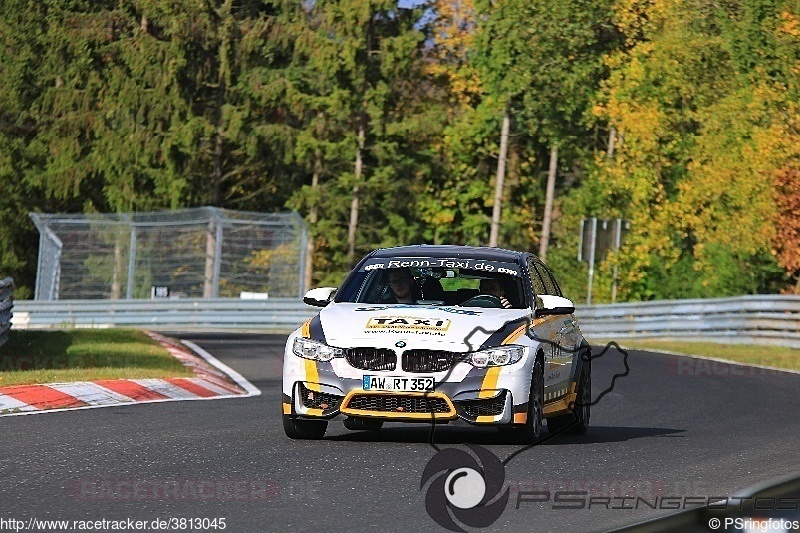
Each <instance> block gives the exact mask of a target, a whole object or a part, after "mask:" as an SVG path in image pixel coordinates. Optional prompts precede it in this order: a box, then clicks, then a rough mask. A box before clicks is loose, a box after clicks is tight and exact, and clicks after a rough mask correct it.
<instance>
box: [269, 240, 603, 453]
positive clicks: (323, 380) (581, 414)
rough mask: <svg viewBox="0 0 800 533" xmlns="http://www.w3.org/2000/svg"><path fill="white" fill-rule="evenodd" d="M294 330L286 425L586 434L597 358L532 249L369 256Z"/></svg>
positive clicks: (290, 429)
mask: <svg viewBox="0 0 800 533" xmlns="http://www.w3.org/2000/svg"><path fill="white" fill-rule="evenodd" d="M304 301H305V302H306V303H307V304H310V305H315V306H318V307H324V309H322V310H321V311H320V313H319V314H318V315H317V316H315V317H314V318H311V319H310V320H308V321H307V322H306V323H305V324H303V326H302V327H300V328H298V329H297V330H296V331H294V332H293V333H292V334H291V335H290V336H289V339H288V340H287V342H286V350H285V354H284V362H283V427H284V430H285V432H286V435H288V436H289V437H291V438H294V439H297V438H300V439H318V438H322V437H323V435H324V434H325V430H326V428H327V424H328V420H330V419H332V418H335V417H340V416H341V417H344V425H345V427H347V428H348V429H354V430H377V429H380V427H381V426H382V424H383V423H384V422H386V421H391V422H417V423H446V422H450V421H455V420H457V419H460V420H463V421H466V422H468V423H470V424H474V425H491V426H496V427H498V428H499V429H500V430H501V431H503V432H505V433H507V434H508V435H509V437H512V438H513V440H515V441H522V442H533V441H535V440H536V439H538V438H539V436H540V435H541V432H542V422H543V420H544V419H546V420H547V423H548V430H549V431H550V432H551V433H553V432H554V431H566V430H569V431H571V432H575V433H585V432H586V430H587V428H588V426H589V413H590V403H591V359H590V357H589V349H588V344H587V343H586V341H585V340H584V338H583V336H582V334H581V332H580V329H579V328H578V324H577V323H576V321H575V318H574V317H573V315H572V313H573V312H574V305H573V303H572V302H571V301H570V300H568V299H566V298H564V297H563V296H562V294H561V290H560V288H559V286H558V283H557V282H556V280H555V278H554V277H553V275H552V273H551V272H550V270H549V269H548V268H547V267H546V266H545V265H544V264H543V263H542V262H541V261H540V260H539V259H538V258H537V257H535V256H533V255H531V254H529V253H523V252H515V251H510V250H502V249H498V248H474V247H466V246H429V245H419V246H403V247H398V248H389V249H382V250H376V251H374V252H372V253H370V254H369V255H367V256H366V257H365V258H364V259H362V260H361V261H360V262H359V263H358V265H357V266H356V267H355V268H354V269H353V271H352V272H351V273H350V274H349V275H348V276H347V279H346V280H345V281H344V283H343V285H342V286H341V288H339V289H338V290H337V289H336V288H332V287H325V288H317V289H313V290H311V291H309V292H308V293H307V294H306V296H305V298H304Z"/></svg>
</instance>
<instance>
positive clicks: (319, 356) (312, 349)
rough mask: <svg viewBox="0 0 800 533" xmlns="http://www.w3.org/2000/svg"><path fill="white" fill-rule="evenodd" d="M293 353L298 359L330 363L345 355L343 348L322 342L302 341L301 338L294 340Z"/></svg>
mask: <svg viewBox="0 0 800 533" xmlns="http://www.w3.org/2000/svg"><path fill="white" fill-rule="evenodd" d="M292 352H294V354H295V355H296V356H298V357H303V358H305V359H314V360H315V361H330V360H331V359H333V358H334V357H342V356H343V355H344V352H343V351H342V349H341V348H334V347H333V346H328V345H327V344H323V343H321V342H317V341H312V340H310V339H301V338H300V337H298V338H296V339H295V340H294V345H293V346H292Z"/></svg>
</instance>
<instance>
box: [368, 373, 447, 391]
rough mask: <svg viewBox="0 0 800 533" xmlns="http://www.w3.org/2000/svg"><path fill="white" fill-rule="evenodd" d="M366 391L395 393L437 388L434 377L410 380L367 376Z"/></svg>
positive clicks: (406, 378)
mask: <svg viewBox="0 0 800 533" xmlns="http://www.w3.org/2000/svg"><path fill="white" fill-rule="evenodd" d="M362 388H363V389H364V390H393V391H417V392H425V391H432V390H434V389H435V388H436V380H434V379H433V376H424V377H418V378H408V377H399V376H370V375H367V374H365V375H364V381H363V387H362Z"/></svg>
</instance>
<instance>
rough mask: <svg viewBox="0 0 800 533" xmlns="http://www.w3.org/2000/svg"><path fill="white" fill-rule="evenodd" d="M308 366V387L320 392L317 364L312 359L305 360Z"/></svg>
mask: <svg viewBox="0 0 800 533" xmlns="http://www.w3.org/2000/svg"><path fill="white" fill-rule="evenodd" d="M305 365H306V384H305V385H306V387H307V388H308V389H309V390H312V391H314V392H320V390H321V389H320V388H319V385H317V383H319V372H317V362H316V361H312V360H311V359H306V360H305Z"/></svg>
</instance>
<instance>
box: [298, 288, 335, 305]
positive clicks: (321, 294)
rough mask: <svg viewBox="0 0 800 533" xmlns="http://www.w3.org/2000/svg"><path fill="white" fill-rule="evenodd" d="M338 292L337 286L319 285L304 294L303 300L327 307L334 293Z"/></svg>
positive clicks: (309, 303)
mask: <svg viewBox="0 0 800 533" xmlns="http://www.w3.org/2000/svg"><path fill="white" fill-rule="evenodd" d="M335 292H336V287H317V288H316V289H311V290H310V291H308V292H307V293H306V295H305V296H303V302H305V303H306V304H308V305H313V306H314V307H325V306H326V305H328V304H329V303H331V298H332V297H333V293H335Z"/></svg>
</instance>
